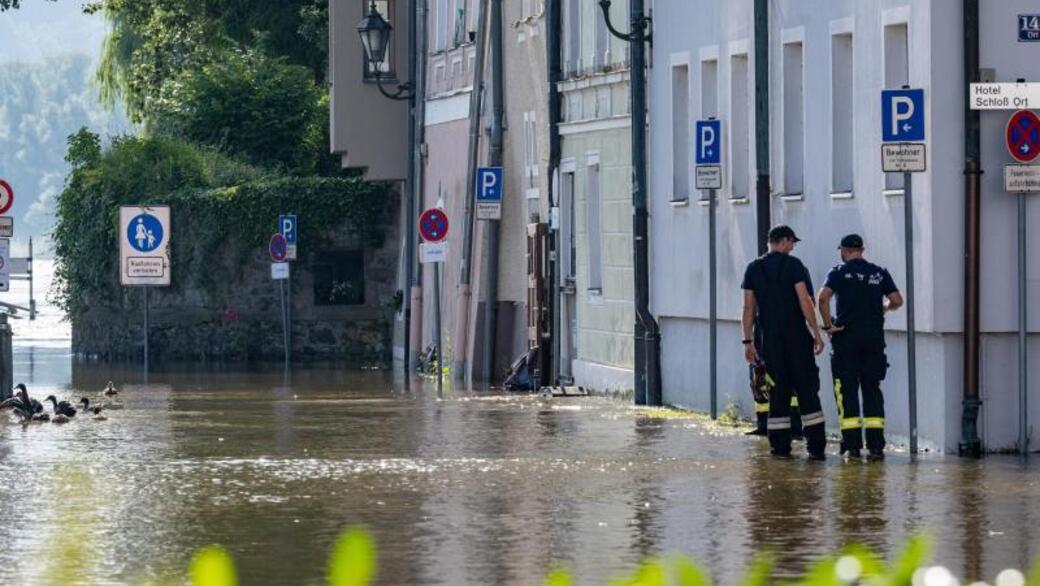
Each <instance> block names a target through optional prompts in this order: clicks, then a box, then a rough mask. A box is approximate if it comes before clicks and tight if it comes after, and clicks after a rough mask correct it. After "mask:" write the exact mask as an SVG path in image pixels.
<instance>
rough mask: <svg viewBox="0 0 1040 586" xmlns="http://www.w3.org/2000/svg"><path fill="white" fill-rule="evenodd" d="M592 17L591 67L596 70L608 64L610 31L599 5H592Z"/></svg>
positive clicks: (600, 69)
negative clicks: (593, 24)
mask: <svg viewBox="0 0 1040 586" xmlns="http://www.w3.org/2000/svg"><path fill="white" fill-rule="evenodd" d="M592 19H593V22H594V23H595V26H594V31H595V32H594V35H595V36H594V38H593V41H594V43H593V51H595V53H593V55H592V67H593V69H595V70H596V71H602V70H603V69H604V68H605V67H606V66H607V65H609V64H610V31H609V30H607V21H606V19H604V18H603V14H602V13H601V12H600V11H599V6H598V5H595V6H593V10H592Z"/></svg>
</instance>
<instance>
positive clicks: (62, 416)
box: [0, 381, 123, 424]
mask: <svg viewBox="0 0 1040 586" xmlns="http://www.w3.org/2000/svg"><path fill="white" fill-rule="evenodd" d="M14 390H15V393H14V396H13V397H11V398H10V399H7V400H6V401H3V402H0V412H2V411H6V412H9V413H11V414H12V415H14V416H15V417H17V418H18V420H19V421H20V422H22V423H23V424H29V423H46V422H51V423H59V424H61V423H68V422H69V421H70V420H72V418H73V417H75V416H76V413H82V414H83V415H84V416H86V415H87V414H92V415H93V419H94V420H95V421H105V420H106V419H108V417H106V416H105V414H104V411H109V410H114V409H122V408H123V404H122V403H119V402H117V401H115V400H109V401H105V402H102V401H93V402H92V401H91V400H90V399H88V398H87V397H82V398H80V400H79V401H78V402H77V403H76V405H73V404H72V403H69V402H68V401H59V400H58V398H57V397H55V396H54V395H48V396H46V397H44V399H43V400H44V403H46V402H48V401H49V402H50V404H51V412H50V413H48V412H47V410H46V408H45V406H44V404H43V403H41V402H39V401H37V400H36V399H33V398H32V397H30V396H29V390H28V389H27V388H25V385H24V384H22V383H18V385H16V386H15V387H14ZM100 394H101V395H102V396H104V397H108V398H109V399H111V398H112V397H115V396H116V395H118V394H119V389H117V388H116V386H115V385H114V384H112V382H111V381H109V383H108V386H106V387H105V388H104V390H102V391H101V393H100ZM76 406H78V407H79V408H78V409H77V408H76Z"/></svg>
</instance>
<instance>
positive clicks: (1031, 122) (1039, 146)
mask: <svg viewBox="0 0 1040 586" xmlns="http://www.w3.org/2000/svg"><path fill="white" fill-rule="evenodd" d="M1005 136H1006V138H1007V148H1008V152H1009V153H1011V156H1012V157H1013V158H1014V159H1015V160H1016V161H1018V162H1020V163H1031V162H1033V160H1034V159H1036V158H1037V157H1038V156H1040V117H1037V115H1036V114H1034V113H1033V112H1031V111H1030V110H1019V111H1018V112H1015V113H1014V114H1012V115H1011V118H1010V119H1009V120H1008V123H1007V131H1006V132H1005Z"/></svg>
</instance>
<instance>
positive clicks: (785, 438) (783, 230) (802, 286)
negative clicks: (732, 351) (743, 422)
mask: <svg viewBox="0 0 1040 586" xmlns="http://www.w3.org/2000/svg"><path fill="white" fill-rule="evenodd" d="M797 242H798V237H797V236H795V233H794V231H793V230H792V229H791V228H789V227H788V226H777V227H775V228H773V229H772V230H770V231H769V252H768V253H767V254H765V255H763V256H761V257H760V258H757V259H755V260H754V261H752V262H751V263H750V264H749V265H748V267H747V270H746V271H745V273H744V281H743V283H742V284H741V289H743V290H744V310H743V316H742V319H741V322H742V323H741V326H742V328H743V333H744V340H743V344H744V357H745V358H746V359H747V361H748V363H749V364H752V365H757V364H759V363H764V367H765V371H766V373H768V375H769V378H771V379H772V381H773V382H774V386H773V388H772V389H771V391H770V393H769V419H768V422H767V428H768V433H769V444H770V446H771V447H772V452H773V454H775V455H778V456H786V455H789V454H790V453H791V396H792V394H794V393H797V395H798V404H799V407H800V408H801V412H802V433H803V434H804V435H805V444H806V449H807V450H808V452H809V455H810V457H811V458H812V459H819V460H822V459H823V458H824V448H825V447H826V444H827V440H826V436H825V434H824V418H823V410H822V408H821V407H820V397H819V395H818V393H819V390H820V376H819V370H818V369H817V367H816V357H815V355H814V351H815V354H819V353H820V352H822V351H823V339H822V338H821V337H820V331H819V328H818V326H817V324H816V308H815V307H814V306H813V302H812V293H811V292H810V291H809V289H808V287H809V286H810V285H809V271H808V270H806V268H805V265H803V264H802V262H801V261H800V260H798V259H797V258H795V257H794V256H791V254H790V253H791V251H792V250H794V247H795V244H796V243H797ZM753 327H754V329H757V330H758V331H760V332H761V335H762V346H761V348H762V351H761V355H760V353H759V351H758V349H757V348H756V347H755V343H754V342H755V341H754V339H753V333H752V330H753Z"/></svg>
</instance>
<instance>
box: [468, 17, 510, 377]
mask: <svg viewBox="0 0 1040 586" xmlns="http://www.w3.org/2000/svg"><path fill="white" fill-rule="evenodd" d="M490 44H491V47H490V48H491V108H492V109H491V137H490V140H489V141H488V164H489V165H490V166H491V167H501V166H502V142H503V140H502V133H503V126H504V120H505V104H503V101H504V100H505V92H504V91H503V85H504V81H503V77H504V76H505V69H504V68H505V64H504V62H503V59H502V50H503V43H502V0H491V43H490ZM475 191H476V189H475V188H474V189H473V190H472V192H475ZM472 197H473V196H470V199H472ZM486 222H487V225H486V226H485V228H486V229H487V239H488V248H487V293H486V295H485V303H484V344H483V351H484V357H483V358H484V360H483V365H484V376H485V377H486V378H487V381H488V383H489V384H494V382H495V373H494V370H495V336H496V335H497V333H498V327H497V325H498V240H499V224H500V222H499V221H498V220H486Z"/></svg>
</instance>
